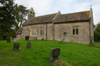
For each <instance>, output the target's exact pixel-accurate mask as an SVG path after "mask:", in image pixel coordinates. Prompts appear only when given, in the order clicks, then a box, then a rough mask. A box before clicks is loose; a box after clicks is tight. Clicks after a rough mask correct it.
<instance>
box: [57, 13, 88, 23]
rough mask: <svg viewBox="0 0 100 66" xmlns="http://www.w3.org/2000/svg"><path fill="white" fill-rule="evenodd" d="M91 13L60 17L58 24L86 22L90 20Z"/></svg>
mask: <svg viewBox="0 0 100 66" xmlns="http://www.w3.org/2000/svg"><path fill="white" fill-rule="evenodd" d="M89 13H90V11H84V12H77V13H70V14H62V15H60V16H59V17H58V18H57V20H56V21H55V23H56V22H69V21H84V20H89Z"/></svg>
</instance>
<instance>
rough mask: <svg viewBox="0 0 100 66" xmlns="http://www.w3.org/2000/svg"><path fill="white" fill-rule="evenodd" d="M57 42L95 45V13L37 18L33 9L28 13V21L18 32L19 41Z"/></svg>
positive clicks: (58, 13) (50, 15)
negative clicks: (26, 37) (26, 39)
mask: <svg viewBox="0 0 100 66" xmlns="http://www.w3.org/2000/svg"><path fill="white" fill-rule="evenodd" d="M25 36H29V37H30V38H29V39H30V40H34V39H35V38H37V39H38V40H41V39H44V40H57V41H61V40H62V41H65V42H76V43H83V44H89V43H94V33H93V12H92V8H90V10H89V11H82V12H76V13H69V14H61V12H60V11H58V12H57V13H54V14H47V15H43V16H38V17H35V12H34V10H33V8H31V9H30V10H29V11H28V20H26V22H25V23H23V25H22V27H21V28H20V29H19V30H18V31H17V32H16V38H17V39H25Z"/></svg>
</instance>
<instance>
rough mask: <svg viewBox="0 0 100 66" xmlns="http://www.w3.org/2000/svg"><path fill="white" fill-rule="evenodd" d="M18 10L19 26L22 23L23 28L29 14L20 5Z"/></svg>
mask: <svg viewBox="0 0 100 66" xmlns="http://www.w3.org/2000/svg"><path fill="white" fill-rule="evenodd" d="M16 10H17V11H18V14H19V20H18V24H19V23H20V27H21V26H22V24H23V22H25V21H26V15H27V13H28V10H27V9H26V7H25V6H23V5H19V6H18V8H17V9H16Z"/></svg>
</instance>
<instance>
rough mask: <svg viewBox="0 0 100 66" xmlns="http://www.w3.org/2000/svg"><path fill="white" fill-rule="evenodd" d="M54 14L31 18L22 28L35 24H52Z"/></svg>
mask: <svg viewBox="0 0 100 66" xmlns="http://www.w3.org/2000/svg"><path fill="white" fill-rule="evenodd" d="M55 15H56V13H55V14H49V15H44V16H39V17H34V18H31V19H30V20H28V21H26V22H25V23H24V24H23V26H25V25H31V24H37V23H45V22H52V19H53V18H54V16H55Z"/></svg>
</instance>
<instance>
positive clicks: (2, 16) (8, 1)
mask: <svg viewBox="0 0 100 66" xmlns="http://www.w3.org/2000/svg"><path fill="white" fill-rule="evenodd" d="M0 4H1V5H2V6H1V7H0V36H1V37H2V38H1V39H3V37H4V36H6V37H10V34H11V33H12V31H11V30H12V29H11V28H12V27H13V26H14V25H17V23H16V21H15V15H16V11H15V8H16V4H14V1H13V0H0Z"/></svg>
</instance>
